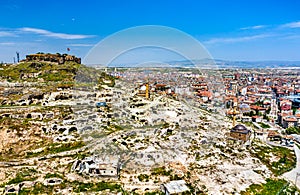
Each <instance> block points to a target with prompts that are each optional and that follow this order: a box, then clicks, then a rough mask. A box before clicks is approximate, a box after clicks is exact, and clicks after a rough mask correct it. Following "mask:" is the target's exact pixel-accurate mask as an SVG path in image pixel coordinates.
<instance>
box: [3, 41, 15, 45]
mask: <svg viewBox="0 0 300 195" xmlns="http://www.w3.org/2000/svg"><path fill="white" fill-rule="evenodd" d="M0 45H1V46H11V45H15V43H13V42H2V43H1V42H0Z"/></svg>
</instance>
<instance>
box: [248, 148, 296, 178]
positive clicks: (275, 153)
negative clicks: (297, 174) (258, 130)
mask: <svg viewBox="0 0 300 195" xmlns="http://www.w3.org/2000/svg"><path fill="white" fill-rule="evenodd" d="M250 152H251V154H252V155H253V156H254V157H256V158H258V159H260V160H261V161H262V163H264V164H265V165H266V166H267V167H268V168H269V169H270V170H271V171H272V172H273V173H274V175H276V176H279V175H281V174H283V173H285V172H288V171H290V170H291V169H293V168H294V167H295V166H296V156H295V154H294V152H293V151H291V150H289V149H287V148H284V147H271V146H266V145H258V144H257V143H254V144H253V145H252V148H251V150H250ZM272 159H275V160H273V161H272Z"/></svg>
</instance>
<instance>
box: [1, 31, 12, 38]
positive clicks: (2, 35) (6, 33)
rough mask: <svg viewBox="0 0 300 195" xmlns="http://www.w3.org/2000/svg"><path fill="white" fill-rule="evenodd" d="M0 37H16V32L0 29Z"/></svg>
mask: <svg viewBox="0 0 300 195" xmlns="http://www.w3.org/2000/svg"><path fill="white" fill-rule="evenodd" d="M0 37H16V34H14V33H12V32H7V31H0Z"/></svg>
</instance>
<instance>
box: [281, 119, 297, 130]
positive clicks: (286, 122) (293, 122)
mask: <svg viewBox="0 0 300 195" xmlns="http://www.w3.org/2000/svg"><path fill="white" fill-rule="evenodd" d="M297 126H298V119H297V118H296V117H295V116H286V117H284V118H283V122H282V127H283V128H289V127H297Z"/></svg>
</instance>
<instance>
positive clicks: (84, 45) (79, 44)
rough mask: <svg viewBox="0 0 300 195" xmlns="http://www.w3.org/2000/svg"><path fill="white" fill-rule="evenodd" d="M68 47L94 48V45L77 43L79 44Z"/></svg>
mask: <svg viewBox="0 0 300 195" xmlns="http://www.w3.org/2000/svg"><path fill="white" fill-rule="evenodd" d="M68 46H71V47H93V46H95V45H94V44H84V43H77V44H69V45H68Z"/></svg>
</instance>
